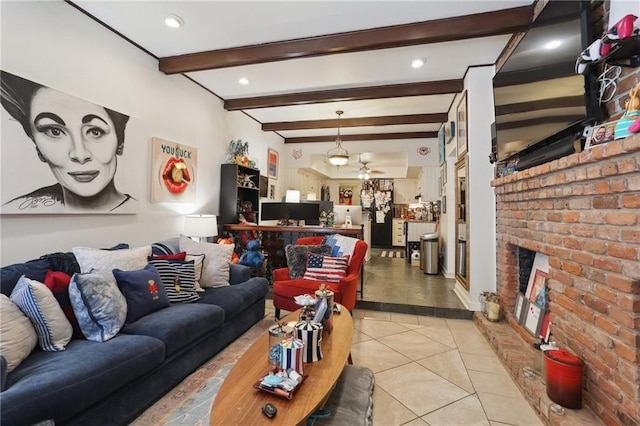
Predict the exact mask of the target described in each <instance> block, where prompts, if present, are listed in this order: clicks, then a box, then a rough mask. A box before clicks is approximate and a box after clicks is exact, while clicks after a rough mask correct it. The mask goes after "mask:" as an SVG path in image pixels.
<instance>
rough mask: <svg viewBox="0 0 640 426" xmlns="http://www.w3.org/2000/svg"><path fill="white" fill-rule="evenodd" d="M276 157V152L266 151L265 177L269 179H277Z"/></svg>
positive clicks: (272, 150)
mask: <svg viewBox="0 0 640 426" xmlns="http://www.w3.org/2000/svg"><path fill="white" fill-rule="evenodd" d="M278 157H279V156H278V151H276V150H274V149H271V148H269V149H268V150H267V177H269V178H270V179H278Z"/></svg>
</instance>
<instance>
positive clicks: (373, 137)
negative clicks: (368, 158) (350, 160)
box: [284, 132, 438, 143]
mask: <svg viewBox="0 0 640 426" xmlns="http://www.w3.org/2000/svg"><path fill="white" fill-rule="evenodd" d="M437 137H438V132H404V133H370V134H360V135H340V138H341V139H342V141H346V142H349V141H380V140H390V139H427V138H437ZM335 140H336V135H325V136H304V137H295V138H284V143H308V142H333V141H335Z"/></svg>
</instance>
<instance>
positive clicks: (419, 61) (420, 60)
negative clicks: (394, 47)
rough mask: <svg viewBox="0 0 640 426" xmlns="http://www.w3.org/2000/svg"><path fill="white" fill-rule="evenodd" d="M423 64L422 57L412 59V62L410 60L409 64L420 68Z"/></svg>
mask: <svg viewBox="0 0 640 426" xmlns="http://www.w3.org/2000/svg"><path fill="white" fill-rule="evenodd" d="M423 65H424V60H422V59H414V60H413V62H411V66H412V67H413V68H420V67H421V66H423Z"/></svg>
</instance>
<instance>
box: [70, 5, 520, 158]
mask: <svg viewBox="0 0 640 426" xmlns="http://www.w3.org/2000/svg"><path fill="white" fill-rule="evenodd" d="M70 3H71V4H72V5H75V6H76V7H78V8H79V9H81V10H83V11H84V12H85V13H87V14H89V15H90V16H92V17H94V18H95V19H97V20H99V21H101V22H102V23H104V24H105V25H106V26H107V27H110V28H111V29H113V30H114V31H116V32H118V33H120V34H121V35H122V36H124V37H126V38H127V39H129V40H130V41H132V42H133V43H135V44H137V45H138V46H140V47H141V48H143V49H145V50H146V51H148V52H149V53H150V54H152V55H154V56H155V57H157V58H165V57H170V56H176V55H184V54H190V53H197V52H206V51H212V50H219V49H229V48H239V47H243V46H252V45H257V46H256V47H258V48H263V47H265V43H274V42H283V41H289V40H296V39H305V38H309V37H319V36H323V35H327V34H337V33H345V32H352V31H363V30H369V29H376V28H380V27H388V26H393V25H401V24H411V23H417V22H424V23H425V26H426V28H430V27H429V25H430V24H433V23H430V22H428V21H433V20H436V19H442V18H451V17H458V16H464V15H471V14H475V13H483V12H491V11H497V10H501V9H510V8H516V7H521V6H529V5H531V4H532V3H533V0H504V1H503V0H500V1H485V0H466V1H465V0H460V1H445V0H422V1H356V0H354V1H306V0H299V1H115V0H108V1H105V0H102V1H95V0H91V1H72V2H70ZM168 14H175V15H178V16H180V17H181V18H182V19H183V20H184V22H185V24H184V26H183V27H181V28H179V29H171V28H169V27H167V26H165V25H164V23H163V21H164V18H165V16H166V15H168ZM478 25H480V24H478ZM414 28H415V27H414ZM436 28H437V27H436ZM472 28H473V27H472ZM453 29H454V30H455V28H453ZM434 31H435V30H434ZM406 32H407V37H411V36H413V33H412V31H410V30H407V31H406ZM369 34H370V33H360V39H362V40H365V42H366V41H368V40H370V39H372V38H371V37H369ZM511 35H512V34H511V32H509V33H506V34H498V35H490V36H485V37H477V38H473V37H472V38H467V39H459V40H455V41H445V42H430V43H428V44H417V45H408V46H401V47H392V48H376V49H374V50H365V51H353V52H351V51H350V52H348V53H339V52H337V51H340V50H343V46H340V45H336V46H335V47H334V48H332V50H331V52H334V51H336V53H331V54H325V53H324V52H323V53H322V54H318V53H313V54H311V56H309V55H306V54H304V55H299V56H301V57H296V58H293V59H287V60H269V61H267V62H262V63H253V64H248V65H237V66H229V67H222V68H217V69H206V70H202V71H187V72H185V73H184V74H185V75H186V76H188V77H189V78H191V79H193V80H194V81H196V82H198V83H199V84H201V85H202V86H204V87H205V88H207V89H208V90H210V91H211V92H213V93H214V94H216V95H217V96H219V97H220V98H222V99H223V100H225V101H228V100H242V99H243V98H252V97H256V96H270V95H285V94H299V93H304V92H312V91H327V90H337V89H351V88H362V87H369V86H385V85H398V84H407V83H426V82H431V81H440V80H457V79H463V78H464V75H465V73H466V71H467V69H468V68H469V67H470V66H475V65H487V64H493V63H495V62H496V60H497V59H498V57H499V56H500V54H501V52H502V51H503V49H504V48H505V46H506V44H507V43H508V42H509V40H510V38H511ZM266 46H269V45H268V44H267V45H266ZM347 47H348V46H347ZM308 49H312V48H308ZM417 58H421V59H423V60H425V62H426V63H425V65H424V66H423V67H422V68H419V69H414V68H412V67H411V62H412V60H414V59H417ZM241 77H244V78H247V79H249V81H250V84H248V85H241V84H239V82H238V80H239V79H240V78H241ZM454 97H455V92H452V93H438V94H425V95H419V96H402V97H386V98H384V99H382V98H379V99H356V100H352V99H351V98H349V99H348V100H344V98H340V96H339V95H338V98H337V99H336V98H332V99H328V100H323V101H322V102H310V101H309V102H300V101H298V102H297V104H295V105H286V106H267V107H260V108H244V109H242V110H243V111H244V113H246V114H247V115H249V116H251V117H253V118H254V119H255V120H257V121H258V122H260V123H262V124H263V125H264V124H265V123H281V122H298V121H307V120H312V121H315V120H335V119H336V118H337V116H336V114H335V111H336V110H344V114H343V115H342V119H341V120H342V121H341V122H342V123H343V122H344V120H348V119H358V118H362V117H388V116H394V117H401V116H406V115H416V114H437V113H447V112H448V110H449V108H450V106H451V104H452V102H453V99H454ZM443 121H444V120H441V121H436V122H421V123H418V124H394V125H384V126H378V125H373V126H370V125H367V126H357V127H342V126H341V127H342V128H341V133H342V134H343V135H344V136H345V142H344V144H345V146H346V147H347V148H348V140H349V139H348V136H349V135H363V134H370V133H375V134H380V133H404V132H433V133H430V134H429V136H428V137H435V132H437V130H438V129H439V128H440V126H441V124H442V122H443ZM277 133H278V134H279V135H281V136H282V137H284V138H285V143H287V141H286V138H293V137H311V136H313V137H317V136H327V137H328V136H332V135H333V137H335V134H336V128H335V127H334V126H327V125H326V123H325V125H324V126H320V123H318V126H316V127H315V128H309V129H294V130H277ZM406 139H408V138H406ZM321 143H325V144H326V145H327V150H328V149H329V148H331V147H332V146H333V145H334V143H333V142H321ZM398 143H399V144H400V145H401V141H400V142H398ZM373 161H375V162H376V163H379V164H377V165H372V166H373V168H380V167H381V166H382V156H379V157H378V158H375V157H374V158H373ZM394 166H396V165H388V166H386V167H394ZM397 166H400V167H401V165H397ZM405 167H406V165H405Z"/></svg>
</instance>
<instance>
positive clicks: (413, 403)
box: [266, 300, 543, 426]
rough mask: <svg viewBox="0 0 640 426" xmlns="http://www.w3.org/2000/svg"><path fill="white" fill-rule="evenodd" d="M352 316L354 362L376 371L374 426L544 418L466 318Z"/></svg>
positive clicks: (495, 425) (526, 425)
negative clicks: (533, 407)
mask: <svg viewBox="0 0 640 426" xmlns="http://www.w3.org/2000/svg"><path fill="white" fill-rule="evenodd" d="M266 306H267V310H268V311H271V312H272V311H273V304H272V303H271V300H267V304H266ZM271 312H268V313H267V315H269V314H270V313H271ZM353 321H354V338H353V345H352V348H351V354H352V357H353V363H354V364H355V365H361V366H366V367H369V368H370V369H371V370H373V372H374V373H375V379H376V387H375V391H374V394H373V399H374V402H373V424H374V426H394V425H411V426H419V425H423V426H424V425H432V426H436V425H442V426H455V425H460V426H468V425H487V426H504V425H519V426H535V425H542V424H543V423H542V422H541V421H540V420H539V418H538V417H537V416H536V414H535V412H534V411H533V409H532V408H531V406H530V405H529V403H528V402H527V401H526V400H525V398H524V397H523V396H522V394H521V393H520V391H519V390H518V388H517V386H516V384H515V383H514V382H513V380H512V379H511V377H510V376H509V373H507V371H506V370H505V368H504V367H503V366H502V364H501V362H500V360H499V359H498V357H497V356H496V354H495V353H494V352H493V349H492V348H491V347H490V346H489V344H488V343H487V341H486V339H485V338H484V337H483V336H482V334H481V333H480V331H479V330H478V329H477V328H476V326H475V325H474V324H473V322H472V321H469V320H450V319H444V318H435V317H426V316H418V315H408V314H398V313H392V312H380V311H366V310H359V309H355V310H354V311H353Z"/></svg>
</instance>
